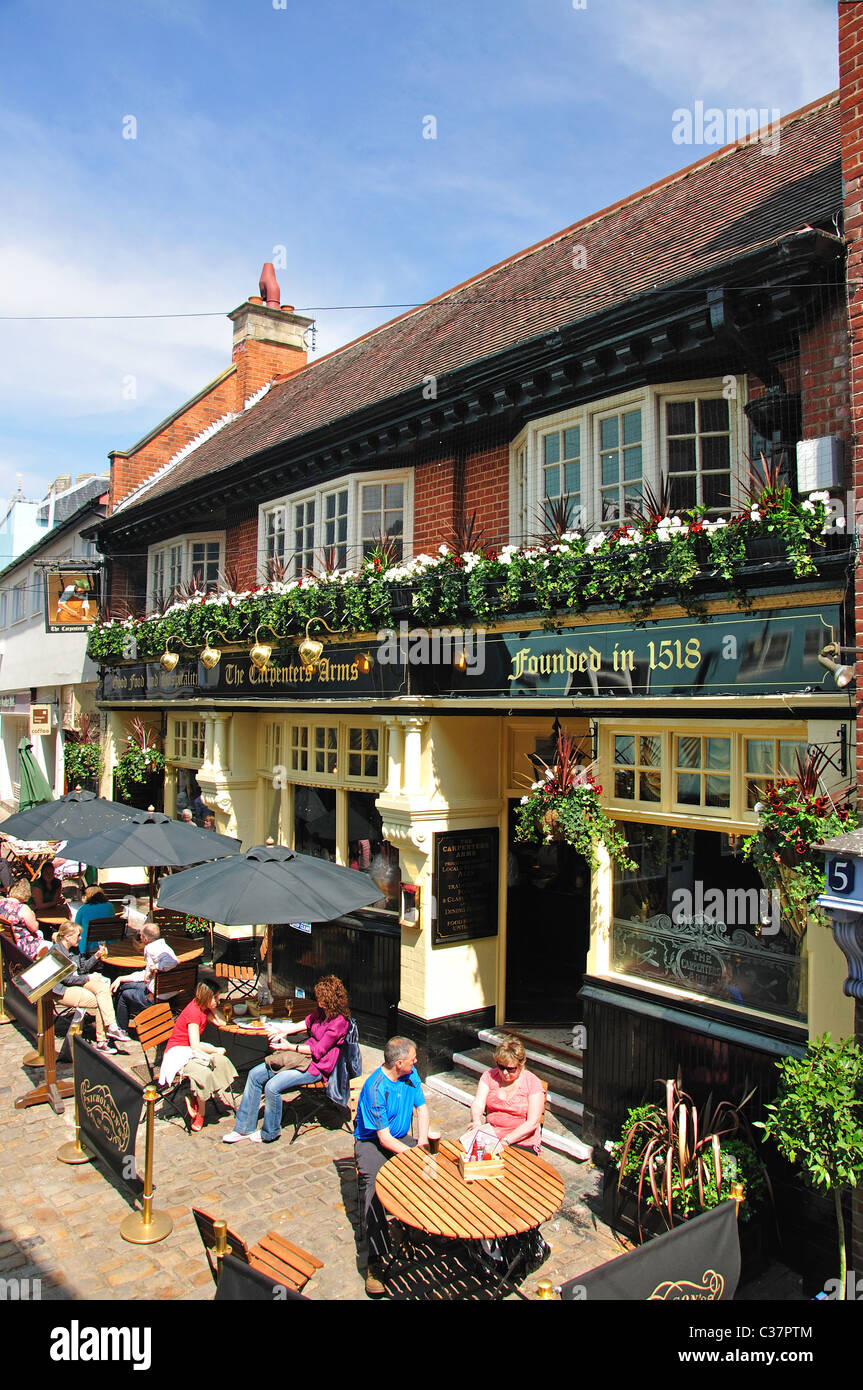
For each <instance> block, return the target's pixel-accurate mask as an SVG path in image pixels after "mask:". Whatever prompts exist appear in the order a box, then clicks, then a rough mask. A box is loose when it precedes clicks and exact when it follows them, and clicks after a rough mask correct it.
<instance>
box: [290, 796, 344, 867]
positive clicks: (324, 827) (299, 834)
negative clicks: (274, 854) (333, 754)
mask: <svg viewBox="0 0 863 1390" xmlns="http://www.w3.org/2000/svg"><path fill="white" fill-rule="evenodd" d="M294 847H295V849H297V850H298V851H299V853H300V854H313V855H314V856H315V857H316V858H317V859H329V860H331V861H332V860H335V857H336V792H335V788H334V787H295V788H294Z"/></svg>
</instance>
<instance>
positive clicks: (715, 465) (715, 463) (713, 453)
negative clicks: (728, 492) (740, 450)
mask: <svg viewBox="0 0 863 1390" xmlns="http://www.w3.org/2000/svg"><path fill="white" fill-rule="evenodd" d="M730 459H731V443H730V440H729V438H728V435H727V434H726V435H722V434H713V435H708V437H707V438H706V439H702V441H701V466H702V468H704V469H706V470H707V471H711V470H712V471H713V472H716V471H718V470H720V469H721V470H722V472H724V473H727V472H728V469H729V467H730Z"/></svg>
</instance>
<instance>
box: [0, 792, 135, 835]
mask: <svg viewBox="0 0 863 1390" xmlns="http://www.w3.org/2000/svg"><path fill="white" fill-rule="evenodd" d="M134 814H135V808H134V807H133V806H124V805H122V804H121V802H119V801H106V800H105V798H104V797H101V796H96V795H95V793H94V792H83V791H80V790H78V791H74V792H67V793H66V795H65V796H61V797H60V799H59V800H58V801H47V802H44V801H43V802H40V803H39V805H38V806H31V807H30V809H29V810H28V811H18V812H17V813H16V814H15V815H14V816H10V817H9V818H8V820H5V821H4V822H3V826H2V830H3V834H4V835H14V836H15V838H16V839H18V840H69V839H71V838H72V836H73V835H74V836H76V837H77V838H79V839H80V838H81V836H83V835H95V833H96V832H97V831H98V830H107V829H108V826H109V825H117V824H118V823H119V822H121V821H124V820H129V818H130V817H131V816H133V815H134Z"/></svg>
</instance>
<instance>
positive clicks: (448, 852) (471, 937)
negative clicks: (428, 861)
mask: <svg viewBox="0 0 863 1390" xmlns="http://www.w3.org/2000/svg"><path fill="white" fill-rule="evenodd" d="M499 841H500V832H499V831H498V829H497V826H494V827H493V828H492V827H489V829H487V830H447V831H439V832H438V833H437V834H435V836H434V850H433V861H432V894H433V899H432V945H433V946H447V945H451V944H453V943H455V942H462V941H476V940H478V939H479V938H480V937H484V936H497V930H498V927H497V908H498V872H499V854H500V851H499Z"/></svg>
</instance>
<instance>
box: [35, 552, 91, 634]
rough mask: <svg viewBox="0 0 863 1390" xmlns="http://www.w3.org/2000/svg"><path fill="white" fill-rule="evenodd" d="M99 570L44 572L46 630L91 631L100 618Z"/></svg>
mask: <svg viewBox="0 0 863 1390" xmlns="http://www.w3.org/2000/svg"><path fill="white" fill-rule="evenodd" d="M99 583H100V571H99V570H96V569H91V570H87V569H67V568H65V567H63V566H58V567H57V568H56V569H46V571H45V631H46V632H88V631H89V630H90V628H91V627H92V626H93V624H94V623H95V622H96V621H97V619H98V617H99Z"/></svg>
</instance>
